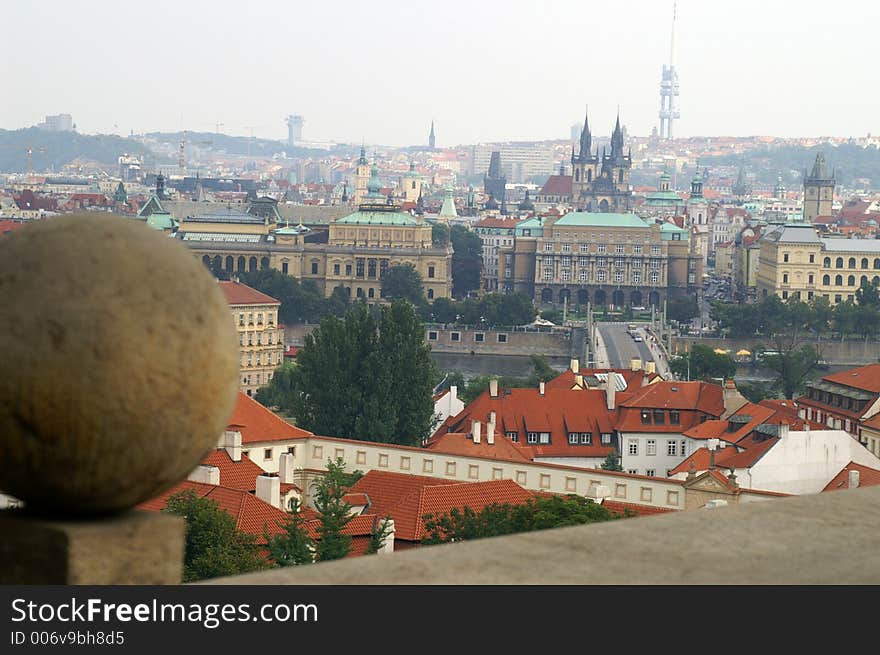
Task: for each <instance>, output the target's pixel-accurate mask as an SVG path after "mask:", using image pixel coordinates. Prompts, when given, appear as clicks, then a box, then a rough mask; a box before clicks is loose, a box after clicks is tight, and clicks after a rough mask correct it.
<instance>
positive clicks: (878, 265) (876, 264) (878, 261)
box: [874, 257, 880, 271]
mask: <svg viewBox="0 0 880 655" xmlns="http://www.w3.org/2000/svg"><path fill="white" fill-rule="evenodd" d="M874 270H875V271H877V270H880V259H878V258H877V257H875V258H874Z"/></svg>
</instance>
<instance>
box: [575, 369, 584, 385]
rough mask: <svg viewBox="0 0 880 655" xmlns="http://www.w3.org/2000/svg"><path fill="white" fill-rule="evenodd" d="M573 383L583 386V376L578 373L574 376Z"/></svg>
mask: <svg viewBox="0 0 880 655" xmlns="http://www.w3.org/2000/svg"><path fill="white" fill-rule="evenodd" d="M574 383H575V384H576V385H578V386H579V387H580V388H581V389H583V388H584V376H583V375H581V374H580V373H578V374H577V375H575V376H574Z"/></svg>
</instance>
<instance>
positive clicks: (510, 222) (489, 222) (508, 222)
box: [474, 216, 522, 230]
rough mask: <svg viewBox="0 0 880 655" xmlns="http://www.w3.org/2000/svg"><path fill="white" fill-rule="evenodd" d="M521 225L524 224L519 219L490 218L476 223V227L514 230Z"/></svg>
mask: <svg viewBox="0 0 880 655" xmlns="http://www.w3.org/2000/svg"><path fill="white" fill-rule="evenodd" d="M520 223H522V220H520V219H518V218H505V217H497V216H488V217H486V218H484V219H483V220H481V221H478V222H477V223H474V227H498V228H506V229H509V230H512V229H513V228H515V227H516V226H517V225H519V224H520Z"/></svg>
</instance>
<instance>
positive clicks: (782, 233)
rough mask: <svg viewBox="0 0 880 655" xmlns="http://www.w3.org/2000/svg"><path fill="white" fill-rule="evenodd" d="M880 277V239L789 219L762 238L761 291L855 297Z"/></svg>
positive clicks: (844, 298) (833, 300)
mask: <svg viewBox="0 0 880 655" xmlns="http://www.w3.org/2000/svg"><path fill="white" fill-rule="evenodd" d="M874 280H877V281H878V282H880V240H878V239H844V238H820V237H819V235H818V234H817V233H816V230H815V228H814V227H813V226H812V225H811V224H809V223H789V224H787V225H780V226H778V227H776V228H775V229H772V230H770V231H768V232H767V233H766V234H765V235H764V236H762V237H761V239H760V255H759V261H758V276H757V289H758V295H759V297H765V296H769V295H771V294H775V295H777V296H779V297H781V298H782V299H783V300H785V299H788V298H791V297H795V298H800V299H801V300H803V301H805V302H806V301H809V300H811V299H812V298H814V297H817V296H818V297H824V298H825V299H827V300H828V301H829V302H830V303H831V304H832V305H835V304H837V303H839V302H845V301H847V300H855V293H856V290H857V289H858V288H859V286H860V285H861V284H862V282H863V281H867V282H873V281H874Z"/></svg>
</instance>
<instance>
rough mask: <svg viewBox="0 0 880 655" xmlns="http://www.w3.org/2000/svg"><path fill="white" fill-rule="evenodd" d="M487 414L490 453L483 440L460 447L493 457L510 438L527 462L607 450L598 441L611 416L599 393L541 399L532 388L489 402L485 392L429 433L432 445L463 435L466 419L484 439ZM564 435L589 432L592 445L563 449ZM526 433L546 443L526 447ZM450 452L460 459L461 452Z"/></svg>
mask: <svg viewBox="0 0 880 655" xmlns="http://www.w3.org/2000/svg"><path fill="white" fill-rule="evenodd" d="M627 393H628V392H618V394H617V398H626V397H627ZM492 411H494V412H495V414H496V427H495V431H496V436H495V444H496V447H495V450H494V451H492V450H488V449H489V448H491V447H488V448H487V447H486V446H485V437H483V438H482V439H481V441H482V443H481V444H479V445H475V444H473V442H467V444H466V445H469V446H471V447H476V448H479V449H480V451H487V452H496V453H497V452H500V447H501V444H500V439H502V438H503V439H505V440H507V439H508V438H507V437H506V436H505V435H506V433H508V432H516V433H517V438H518V441H517V444H516V446H517V447H518V451H516V452H517V453H521V454H524V455H526V456H527V457H553V456H563V457H564V456H575V457H606V456H607V455H608V454H609V453H611V452H612V450H613V447H612V446H611V445H610V444H607V445H602V443H601V438H600V437H601V434H602V433H605V434H610V433H612V432H613V430H614V421H615V416H616V411H615V410H611V411H609V410H608V409H607V407H606V404H605V392H604V391H602V390H599V389H585V390H577V391H571V390H563V389H554V390H548V389H546V387H545V393H544V395H543V396H541V394H540V392H539V390H538V389H536V388H525V389H504V390H501V389H499V394H498V397H497V398H491V397H490V396H489V390H488V389H487V390H485V391H484V392H483V393H482V394H480V395H479V396H478V397H477V398H476V399H474V401H473V402H471V404H470V405H468V406H467V407H465V408H464V409H463V410H462V411H461V412H459V413H458V414H456V415H455V416H451V417H449V418H448V419H446V421H444V422H443V424H441V426H440V427H439V429H438V430H437V431H436V432H435V433H434V437H432V441H434V440H435V439H438V438H440V437H441V436H442V435H444V434H445V433H447V432H456V433H467V432H469V431H470V428H471V420H472V419H473V420H478V421H480V422H481V423H483V428H482V432H483V434H485V431H486V429H485V423H486V422H487V421H488V419H489V412H492ZM569 431H572V432H590V433H592V441H591V443H590V444H589V445H580V444H577V445H574V444H572V445H569V443H568V433H569ZM528 432H549V433H550V443H549V444H540V445H538V444H528V443H527V436H528V435H527V433H528ZM447 443H456V440H455V439H449V440H447ZM458 443H460V444H464V441H462V440H461V439H459V440H458ZM508 443H509V442H508ZM461 447H463V446H459V448H461ZM524 448H526V449H528V450H523V449H524ZM454 452H455V454H466V451H462V450H455V451H454ZM471 452H474V451H471ZM511 452H513V451H511Z"/></svg>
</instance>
